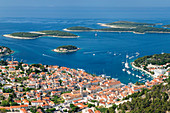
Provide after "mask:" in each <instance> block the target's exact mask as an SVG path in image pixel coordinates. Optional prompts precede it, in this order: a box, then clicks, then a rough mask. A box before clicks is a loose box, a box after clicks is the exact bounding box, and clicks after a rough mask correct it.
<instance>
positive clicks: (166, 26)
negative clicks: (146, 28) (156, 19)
mask: <svg viewBox="0 0 170 113" xmlns="http://www.w3.org/2000/svg"><path fill="white" fill-rule="evenodd" d="M162 27H165V28H170V25H164V26H162Z"/></svg>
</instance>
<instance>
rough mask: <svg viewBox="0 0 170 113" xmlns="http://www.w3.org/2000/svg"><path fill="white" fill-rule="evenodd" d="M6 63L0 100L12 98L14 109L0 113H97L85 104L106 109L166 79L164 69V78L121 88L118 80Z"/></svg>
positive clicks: (161, 75) (49, 67)
mask: <svg viewBox="0 0 170 113" xmlns="http://www.w3.org/2000/svg"><path fill="white" fill-rule="evenodd" d="M7 63H8V64H7V65H1V66H0V70H1V72H0V83H1V89H0V96H1V97H3V100H1V102H2V101H5V100H8V99H9V98H10V97H11V95H13V98H12V99H11V100H10V102H15V105H8V106H3V105H2V104H1V106H0V109H6V110H9V111H18V112H21V113H26V112H28V111H30V109H31V108H32V107H39V106H40V107H41V108H43V109H45V110H46V109H50V108H55V110H56V111H58V112H64V111H69V110H71V108H70V104H73V105H74V106H78V107H79V111H82V112H83V113H100V111H99V110H96V109H95V108H94V107H90V106H89V104H91V105H93V106H102V107H105V108H109V107H111V106H112V105H113V104H116V105H119V104H120V103H123V102H127V101H131V100H130V99H129V100H123V98H125V97H126V96H128V95H131V94H133V93H135V92H138V91H140V90H142V89H143V88H148V89H150V88H152V86H153V85H157V84H160V83H162V82H163V80H164V79H166V78H167V76H169V71H168V70H167V69H166V70H165V71H164V73H165V75H166V76H165V75H164V73H159V75H158V76H155V78H154V79H153V80H152V81H147V82H145V84H144V85H135V84H128V85H124V84H122V83H121V82H120V81H118V80H115V79H111V78H108V77H106V78H105V76H95V75H91V74H88V73H86V72H85V71H83V70H80V69H77V70H76V69H70V68H67V67H59V66H52V65H41V64H37V65H28V64H24V63H23V64H20V63H19V62H18V61H7ZM149 69H151V68H150V67H149ZM14 95H15V96H14ZM56 98H57V99H56ZM39 110H40V109H39Z"/></svg>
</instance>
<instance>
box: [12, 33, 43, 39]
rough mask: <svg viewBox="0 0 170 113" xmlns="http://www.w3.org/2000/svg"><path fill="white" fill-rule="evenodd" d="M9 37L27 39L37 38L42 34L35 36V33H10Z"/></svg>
mask: <svg viewBox="0 0 170 113" xmlns="http://www.w3.org/2000/svg"><path fill="white" fill-rule="evenodd" d="M10 35H11V36H18V37H27V38H38V37H40V36H42V34H35V33H28V32H18V33H12V34H10Z"/></svg>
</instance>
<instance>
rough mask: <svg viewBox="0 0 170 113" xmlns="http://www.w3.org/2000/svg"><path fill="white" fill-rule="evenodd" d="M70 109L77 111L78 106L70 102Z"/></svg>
mask: <svg viewBox="0 0 170 113" xmlns="http://www.w3.org/2000/svg"><path fill="white" fill-rule="evenodd" d="M70 108H71V111H70V112H77V111H78V110H79V107H78V106H75V105H74V104H70Z"/></svg>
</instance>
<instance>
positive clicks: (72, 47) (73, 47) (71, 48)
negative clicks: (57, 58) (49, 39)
mask: <svg viewBox="0 0 170 113" xmlns="http://www.w3.org/2000/svg"><path fill="white" fill-rule="evenodd" d="M60 48H62V49H67V50H75V49H77V47H76V46H72V45H66V46H59V47H57V49H60Z"/></svg>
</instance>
